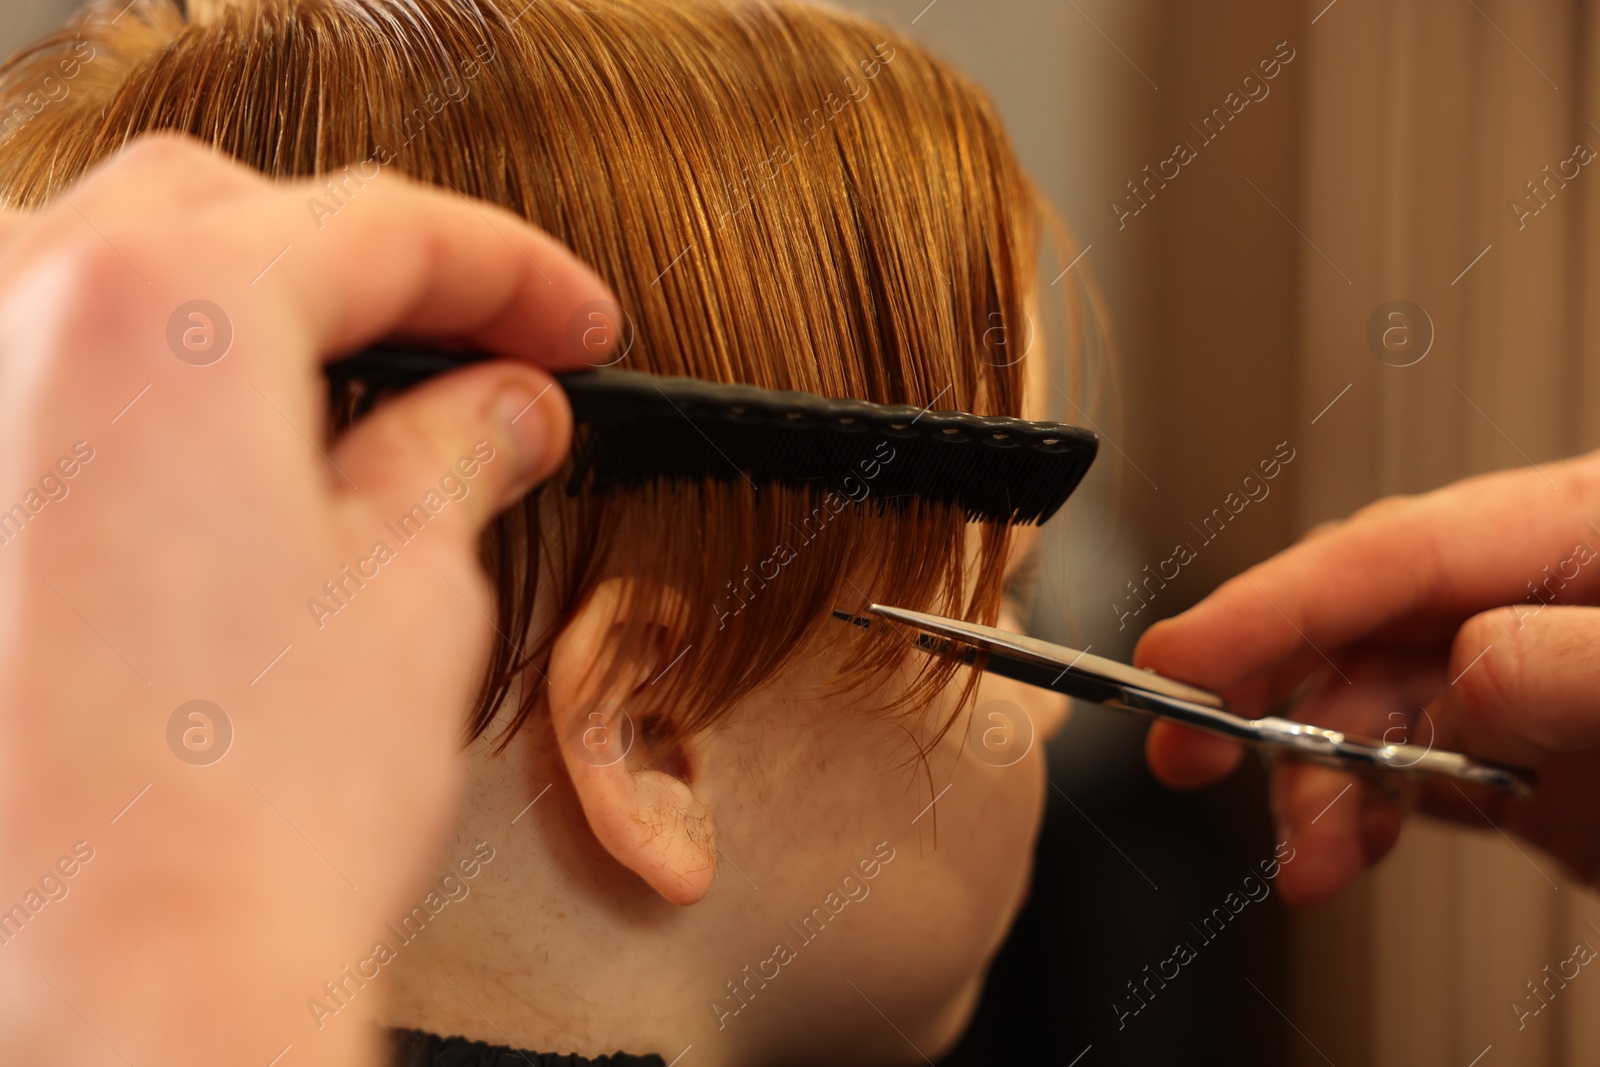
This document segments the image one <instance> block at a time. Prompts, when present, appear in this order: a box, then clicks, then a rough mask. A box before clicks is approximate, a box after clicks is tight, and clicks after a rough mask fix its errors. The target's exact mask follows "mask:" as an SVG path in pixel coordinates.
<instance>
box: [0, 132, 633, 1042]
mask: <svg viewBox="0 0 1600 1067" xmlns="http://www.w3.org/2000/svg"><path fill="white" fill-rule="evenodd" d="M365 179H366V180H365V184H364V186H362V185H361V184H360V183H358V182H354V181H352V182H349V183H347V188H346V194H347V196H348V194H349V192H350V191H351V190H352V189H356V190H357V191H355V192H354V195H353V196H352V197H349V199H348V200H347V201H346V203H345V204H344V206H343V207H342V208H341V209H340V210H339V212H338V214H337V215H336V216H333V217H327V215H326V213H324V214H323V218H322V225H321V226H320V228H319V225H318V222H317V220H316V217H315V216H314V215H313V214H312V213H311V211H310V210H309V209H308V206H307V205H308V202H309V201H310V199H311V198H312V197H313V196H319V197H320V196H325V194H324V193H322V192H321V188H320V187H321V183H316V184H314V183H311V182H306V183H301V184H273V183H269V182H267V181H265V180H263V179H262V178H260V177H259V176H258V175H256V174H254V173H253V172H250V171H247V170H245V169H243V168H241V167H239V166H237V165H234V164H233V163H231V162H226V161H224V160H223V159H221V158H220V157H217V156H215V155H213V154H212V153H210V152H209V151H203V150H201V149H199V148H197V147H194V146H192V144H191V143H189V142H185V141H180V140H177V139H174V138H170V137H168V138H158V139H151V140H146V141H143V142H142V143H141V144H139V145H138V146H137V147H135V148H134V149H132V150H131V151H128V152H126V153H124V154H123V155H121V156H120V157H119V158H117V159H115V160H113V161H112V162H110V163H109V164H107V165H105V166H102V167H101V168H99V169H98V170H96V171H95V172H94V173H92V174H91V175H90V176H89V177H88V178H87V179H86V180H85V181H83V182H82V183H80V184H79V185H77V186H76V187H75V188H73V189H72V190H70V192H69V193H68V194H67V197H64V198H62V199H61V200H58V201H56V202H54V203H52V204H50V205H48V206H47V207H46V208H45V209H44V210H43V211H41V212H40V213H38V214H37V215H32V216H27V217H24V216H20V215H0V338H3V342H0V353H3V354H0V842H3V845H0V941H3V942H4V944H0V1062H4V1063H19V1064H20V1063H42V1062H73V1063H79V1064H90V1063H93V1064H99V1063H107V1064H110V1063H121V1062H122V1059H121V1057H122V1056H123V1055H126V1056H127V1057H128V1058H129V1059H130V1060H131V1062H134V1063H141V1064H155V1063H175V1062H182V1063H202V1062H212V1063H257V1064H266V1063H268V1062H272V1061H273V1060H274V1057H276V1056H278V1055H279V1054H280V1052H282V1051H283V1050H284V1048H285V1046H286V1045H290V1044H292V1045H293V1046H294V1052H293V1062H294V1063H296V1064H305V1063H307V1062H311V1063H321V1062H329V1063H333V1062H340V1063H344V1064H349V1063H356V1062H372V1061H370V1060H369V1059H368V1058H367V1057H369V1056H370V1053H371V1050H370V1049H369V1048H367V1047H366V1045H365V1042H366V1040H367V1037H366V1036H365V1033H364V1031H365V1027H364V1026H362V1025H361V1024H360V1023H359V1022H358V1021H357V1020H356V1018H355V1017H356V1016H358V1015H359V1014H361V1013H362V1007H363V1005H366V1006H367V1007H370V1006H371V1004H370V1002H372V1001H375V1000H376V998H377V994H370V993H369V994H367V995H366V1000H365V1001H358V1003H356V1004H355V1005H354V1006H355V1008H356V1010H355V1011H351V1012H347V1013H345V1012H342V1013H341V1015H340V1016H339V1017H338V1018H337V1019H336V1020H334V1021H333V1022H330V1023H329V1024H328V1027H327V1029H326V1030H325V1031H323V1032H320V1033H319V1032H318V1031H317V1029H316V1027H315V1026H314V1025H312V1022H311V1019H310V1017H309V1015H308V1013H307V1011H306V1009H305V1003H306V1000H307V998H309V997H311V996H313V995H319V994H321V992H322V989H323V983H324V982H325V981H327V980H329V979H336V978H339V977H340V968H341V967H343V966H345V965H347V964H351V963H352V962H354V961H356V960H358V959H360V958H362V957H364V956H368V955H370V953H371V948H372V944H373V942H374V941H375V940H377V937H376V935H377V932H378V930H379V928H380V924H381V922H382V921H383V920H385V919H392V918H393V917H394V916H396V915H398V914H400V913H402V912H404V911H406V910H407V909H409V907H410V906H411V905H412V904H414V903H415V900H414V899H413V898H414V897H415V896H416V895H417V894H418V892H419V891H418V888H417V887H418V886H420V885H421V884H422V883H423V881H424V880H425V879H426V876H427V875H429V874H430V873H431V870H430V868H431V866H432V864H433V863H434V862H436V854H437V852H438V849H439V847H440V845H441V844H442V835H443V833H444V831H445V829H446V827H447V826H448V824H449V823H450V820H451V818H452V813H453V807H454V804H455V802H456V792H457V784H458V783H457V780H456V779H457V774H458V771H457V768H458V766H459V760H458V755H457V753H458V748H459V742H460V738H461V730H462V724H463V716H464V713H465V711H466V709H467V707H468V705H469V703H470V701H471V699H472V697H473V696H474V691H475V684H476V682H477V681H478V679H479V676H480V672H481V670H482V668H483V665H484V662H485V657H486V653H487V650H488V647H489V640H490V637H491V634H492V629H491V623H490V621H489V620H490V619H491V618H492V617H493V615H494V601H493V597H492V595H491V590H490V588H489V583H488V581H487V579H486V577H485V576H484V574H483V573H482V571H481V570H480V567H479V563H478V551H477V545H478V536H479V533H480V531H481V530H482V528H483V527H484V526H485V524H486V523H487V522H488V521H489V520H490V518H491V517H492V516H493V515H495V514H496V513H497V512H498V511H500V510H502V509H503V508H504V507H506V506H507V505H509V504H510V503H512V502H513V501H515V500H516V499H518V498H519V497H520V496H521V495H523V494H525V493H526V492H527V491H528V490H529V489H530V488H531V487H533V486H534V484H535V483H536V482H538V481H539V480H540V479H542V478H544V477H545V476H547V475H548V474H549V473H551V471H552V470H553V469H554V468H555V467H556V465H557V464H558V463H559V462H560V461H561V459H562V457H563V455H564V452H565V450H566V448H567V440H568V436H569V433H570V411H569V409H568V408H567V406H566V403H565V400H564V397H563V394H562V393H561V391H560V390H559V389H553V390H550V391H548V392H546V390H547V389H549V387H550V385H551V379H550V377H549V376H548V375H547V374H546V373H544V372H543V371H541V370H538V369H536V368H535V367H534V366H533V365H534V364H538V365H542V366H544V367H572V366H580V365H581V364H582V359H581V358H580V355H579V353H577V352H574V351H573V350H572V348H571V346H570V345H569V343H568V341H567V335H568V325H569V322H570V321H571V320H572V317H573V314H574V311H575V310H576V309H577V308H578V307H579V306H580V305H582V304H583V303H585V302H586V301H591V300H597V299H603V298H605V297H606V296H607V295H608V294H607V290H606V289H605V287H604V286H603V285H602V283H601V282H600V281H599V280H598V279H597V278H596V277H595V276H594V275H592V274H591V273H590V272H589V271H588V270H586V269H585V268H583V267H582V266H581V265H580V264H579V263H578V262H577V261H576V260H575V259H574V258H573V257H572V256H571V255H570V254H569V253H568V252H567V251H566V250H565V249H564V248H562V247H560V246H559V245H557V244H556V243H555V242H554V241H553V240H552V239H550V238H549V237H547V236H545V235H542V234H540V233H538V232H536V231H535V230H533V229H532V228H530V227H529V226H528V225H526V224H525V223H524V222H523V221H521V220H520V219H518V218H516V217H514V216H513V215H511V214H509V213H507V212H505V211H501V210H499V209H496V208H493V207H489V206H487V205H473V204H471V203H468V202H467V201H465V200H461V199H459V198H456V197H453V196H447V195H443V194H441V193H439V192H437V191H433V190H430V189H426V188H424V187H422V186H418V185H414V184H412V183H409V182H407V181H405V180H404V179H402V178H400V177H398V176H395V175H389V174H384V175H382V176H379V177H376V178H375V179H374V178H372V172H371V171H370V170H369V171H368V172H367V174H366V175H365ZM197 300H205V301H210V302H211V304H212V305H214V306H213V307H210V308H198V309H195V308H193V306H192V305H191V302H192V301H197ZM180 308H184V309H185V310H184V311H183V312H181V313H177V312H178V309H180ZM190 310H195V312H196V315H197V316H199V317H190V315H189V311H190ZM175 313H177V314H175ZM230 333H231V342H229V341H227V340H225V338H226V337H227V336H228V334H230ZM397 334H403V335H406V336H409V337H413V338H422V337H427V338H438V339H448V340H453V341H460V342H463V343H467V344H472V345H475V346H479V347H482V348H485V349H489V350H492V351H495V352H498V353H502V354H504V355H505V356H507V357H510V359H513V360H515V361H517V362H510V361H506V362H495V363H492V364H486V365H482V366H479V367H476V368H474V369H471V370H466V371H461V372H458V373H456V374H453V375H450V376H449V377H447V378H443V379H439V380H436V381H434V382H432V383H430V384H428V385H426V386H425V387H423V388H420V389H418V390H416V391H415V392H413V393H411V394H409V395H407V396H406V397H404V398H402V399H400V400H398V401H396V402H393V403H390V404H388V405H387V406H386V407H381V408H380V409H379V410H378V411H377V412H376V413H375V414H374V415H373V416H372V417H371V418H370V419H368V420H367V421H365V422H364V423H362V424H361V425H360V426H359V427H358V428H356V429H355V430H354V431H353V432H351V433H349V434H348V435H347V436H345V437H344V438H342V439H341V440H339V441H338V442H337V443H331V442H329V441H328V440H327V439H326V436H325V433H326V430H325V423H326V420H325V407H326V387H325V385H324V384H323V382H322V379H321V376H320V370H319V366H320V364H321V363H322V362H323V361H325V360H328V359H330V358H332V357H333V356H335V355H336V354H340V353H347V352H349V351H351V350H354V349H356V348H358V347H360V346H363V345H364V344H367V343H369V342H372V341H376V340H378V339H381V338H384V337H387V336H391V335H397ZM224 353H225V354H224ZM217 357H220V358H217ZM213 359H214V360H215V361H214V362H213V361H212V360H213ZM519 412H520V413H521V414H520V418H517V419H515V420H514V421H513V416H516V415H518V413H519ZM13 505H16V506H13ZM405 524H409V527H410V530H411V531H413V532H411V533H410V534H409V535H408V534H407V533H403V532H401V530H400V528H401V527H402V525H405ZM408 536H409V539H408ZM380 543H381V544H382V545H384V546H385V547H384V549H382V550H380V549H379V548H378V547H377V546H378V545H379V544H380ZM356 573H359V574H362V575H364V578H360V579H357V578H352V577H350V576H351V575H352V574H356ZM325 583H332V585H328V584H325ZM335 587H337V593H336V594H335V592H333V591H332V590H334V588H335ZM319 603H320V604H321V607H316V606H315V605H317V604H319ZM335 609H336V610H335ZM194 700H204V701H210V702H212V703H213V704H214V705H216V707H217V708H218V709H220V711H218V712H207V713H206V714H205V715H203V716H200V717H193V716H189V715H188V713H187V712H185V713H182V714H179V715H177V717H176V718H174V716H175V712H177V709H179V707H180V705H183V704H185V703H186V702H188V701H194ZM230 733H231V741H230V740H228V735H229V734H230ZM219 757H220V758H219ZM80 842H81V843H82V844H78V843H80ZM75 844H77V845H78V847H77V851H76V854H74V846H75ZM74 855H75V858H74ZM86 856H87V857H89V858H88V859H85V857H86ZM58 861H59V862H58ZM69 868H70V869H71V873H70V875H69V874H68V873H67V872H68V869H69ZM13 905H17V906H18V907H19V908H20V909H21V910H20V911H12V910H11V909H12V908H13ZM8 911H9V914H7V912H8ZM7 923H9V925H7ZM346 981H347V982H348V980H346ZM346 988H347V989H349V988H350V987H349V986H348V984H347V986H346ZM100 1035H104V1037H102V1036H100ZM113 1044H114V1045H115V1048H113V1047H112V1046H113Z"/></svg>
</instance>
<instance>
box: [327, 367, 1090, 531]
mask: <svg viewBox="0 0 1600 1067" xmlns="http://www.w3.org/2000/svg"><path fill="white" fill-rule="evenodd" d="M492 358H495V357H493V356H489V355H485V354H480V353H457V352H447V351H442V350H437V349H428V348H413V347H400V346H393V345H383V346H378V347H375V348H370V349H367V350H366V351H363V352H360V353H358V354H357V355H354V356H351V357H349V358H346V359H344V360H341V361H339V362H337V363H333V364H330V365H328V367H327V374H328V379H329V384H330V388H331V389H332V391H333V396H334V397H335V399H336V400H337V399H339V398H341V397H343V398H346V399H353V401H354V411H353V413H354V415H355V416H356V417H360V416H361V415H364V414H366V412H367V411H369V410H371V408H372V406H373V404H375V403H376V402H377V400H378V399H380V398H381V397H382V396H384V395H387V394H389V393H392V392H395V391H397V390H401V389H405V388H407V387H409V386H412V385H415V384H417V383H418V382H421V381H424V380H425V379H428V378H431V377H433V376H435V375H438V374H443V373H445V372H447V371H450V370H455V369H458V368H460V367H463V366H467V365H469V364H472V363H476V362H480V361H482V360H486V359H492ZM556 380H557V381H558V382H560V384H561V387H562V389H564V390H565V391H566V393H567V398H568V400H569V401H570V402H571V404H572V411H573V416H574V421H575V422H576V423H577V426H578V436H577V440H576V441H575V442H574V447H575V450H576V462H575V463H574V469H573V474H572V478H571V480H570V481H569V482H568V484H567V492H568V493H570V494H576V493H578V492H581V491H582V490H583V488H584V486H585V483H586V482H587V483H588V485H589V488H590V489H592V490H605V489H608V488H627V487H630V486H639V485H644V484H648V483H651V482H654V481H656V480H658V479H666V480H671V481H689V482H698V481H702V480H704V479H707V478H711V479H714V480H717V481H723V482H737V481H739V480H741V479H743V480H746V481H748V482H750V484H751V485H753V486H756V487H758V488H759V487H761V486H765V485H773V484H776V485H786V486H794V487H800V488H813V489H816V490H818V491H819V492H820V491H827V490H833V491H835V492H837V493H840V494H843V495H847V496H850V497H851V498H852V499H855V498H857V496H858V494H860V496H859V499H861V500H866V499H875V500H877V501H879V502H881V503H883V504H886V505H888V506H891V507H895V506H904V505H905V504H906V503H908V502H910V501H912V500H916V499H920V500H930V501H938V502H941V503H946V504H951V505H954V506H957V507H960V508H962V509H963V510H964V511H965V513H966V515H967V517H968V518H969V519H974V520H981V521H985V522H998V523H1008V524H1022V523H1038V522H1043V521H1045V520H1046V519H1048V518H1049V517H1050V516H1051V515H1054V514H1055V513H1056V511H1057V510H1058V509H1059V508H1060V507H1061V505H1062V504H1064V503H1065V502H1066V500H1067V497H1068V496H1070V495H1071V493H1072V491H1073V490H1074V489H1076V488H1077V486H1078V483H1079V482H1080V481H1082V480H1083V476H1084V474H1085V473H1086V472H1087V471H1088V469H1089V465H1090V464H1091V463H1092V462H1093V461H1094V457H1095V454H1096V452H1097V451H1098V449H1099V445H1100V439H1099V437H1098V436H1097V435H1096V434H1094V433H1091V432H1090V431H1088V430H1084V429H1081V428H1079V427H1077V426H1069V425H1067V424H1065V423H1058V422H1025V421H1023V420H1021V419H1013V418H1006V417H1000V416H979V415H968V414H965V413H963V412H957V411H930V410H928V409H926V408H915V407H912V406H911V405H909V404H873V403H869V402H867V401H864V400H830V399H827V398H826V397H820V396H816V395H814V394H811V393H798V392H777V391H774V390H769V389H761V388H758V387H756V386H750V385H732V384H725V383H718V382H705V381H700V380H698V379H694V378H667V377H661V376H658V375H653V374H644V373H641V372H639V371H626V370H614V369H605V370H586V371H573V372H569V373H564V374H558V375H556ZM585 428H587V429H585ZM869 472H870V473H869ZM852 486H855V487H859V488H852Z"/></svg>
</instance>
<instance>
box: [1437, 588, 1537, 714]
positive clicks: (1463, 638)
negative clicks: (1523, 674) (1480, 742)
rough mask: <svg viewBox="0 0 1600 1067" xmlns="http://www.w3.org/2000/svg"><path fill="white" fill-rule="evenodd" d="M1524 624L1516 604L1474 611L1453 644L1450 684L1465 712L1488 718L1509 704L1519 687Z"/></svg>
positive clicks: (1457, 633)
mask: <svg viewBox="0 0 1600 1067" xmlns="http://www.w3.org/2000/svg"><path fill="white" fill-rule="evenodd" d="M1522 643H1523V632H1522V626H1521V624H1520V622H1519V621H1518V619H1517V616H1516V611H1515V609H1513V608H1500V609H1497V610H1495V611H1488V612H1484V613H1483V614H1481V615H1474V616H1473V617H1472V618H1470V619H1468V620H1467V621H1466V622H1465V623H1464V624H1462V626H1461V629H1460V630H1458V631H1456V636H1455V639H1454V641H1452V643H1451V646H1450V665H1449V668H1448V669H1449V672H1450V677H1449V679H1448V681H1449V684H1450V686H1451V687H1452V688H1453V689H1454V690H1455V694H1454V696H1455V702H1456V704H1457V705H1458V707H1459V708H1460V710H1461V713H1462V714H1463V715H1464V716H1465V717H1467V718H1470V719H1476V720H1480V721H1481V720H1484V719H1486V718H1490V717H1493V716H1494V715H1496V714H1497V713H1498V712H1500V711H1502V710H1503V709H1504V708H1506V707H1507V705H1508V704H1509V702H1510V701H1511V699H1512V697H1513V695H1514V694H1515V693H1516V692H1517V691H1518V689H1519V678H1518V675H1519V673H1520V668H1519V664H1520V663H1521V662H1522V655H1521V653H1520V648H1521V645H1522Z"/></svg>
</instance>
